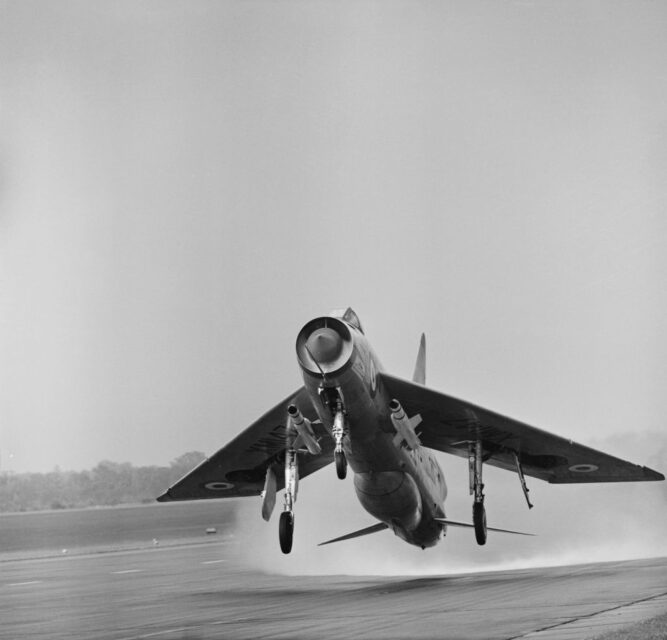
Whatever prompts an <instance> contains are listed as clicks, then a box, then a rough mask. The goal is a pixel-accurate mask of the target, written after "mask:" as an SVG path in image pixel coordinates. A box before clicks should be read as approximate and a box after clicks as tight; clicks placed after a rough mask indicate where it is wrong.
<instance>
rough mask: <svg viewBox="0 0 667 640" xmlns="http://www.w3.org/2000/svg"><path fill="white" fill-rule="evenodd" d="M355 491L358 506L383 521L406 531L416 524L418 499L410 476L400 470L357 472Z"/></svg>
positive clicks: (418, 517)
mask: <svg viewBox="0 0 667 640" xmlns="http://www.w3.org/2000/svg"><path fill="white" fill-rule="evenodd" d="M354 488H355V490H356V492H357V497H358V498H359V502H361V505H362V506H363V507H364V509H366V511H368V513H370V514H371V515H372V516H374V517H375V518H377V519H378V520H382V521H383V522H387V521H391V522H393V523H394V524H396V525H399V526H400V527H401V528H403V529H405V530H406V531H410V530H413V529H415V528H416V527H417V525H418V524H419V521H420V520H421V515H422V503H421V496H420V494H419V489H418V488H417V484H416V483H415V481H414V480H413V479H412V476H410V475H408V474H407V473H404V472H403V471H379V472H374V473H357V474H355V476H354Z"/></svg>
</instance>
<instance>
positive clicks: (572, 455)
mask: <svg viewBox="0 0 667 640" xmlns="http://www.w3.org/2000/svg"><path fill="white" fill-rule="evenodd" d="M378 377H379V378H380V380H381V383H382V384H384V386H385V388H386V389H387V391H388V392H389V394H390V395H391V397H392V398H396V399H397V400H398V401H399V402H400V403H401V405H402V406H403V409H404V410H405V412H406V413H407V414H408V415H409V416H414V415H416V414H419V415H420V416H421V419H422V421H421V423H420V424H419V426H418V427H417V429H416V431H417V435H418V436H419V439H420V440H421V443H422V444H423V445H424V446H426V447H429V448H431V449H436V450H438V451H444V452H446V453H451V454H454V455H457V456H461V457H468V443H469V442H471V441H475V440H481V441H482V445H483V450H484V462H485V464H490V465H493V466H495V467H500V468H501V469H506V470H509V471H515V470H516V459H515V454H516V456H517V457H518V459H519V461H520V463H521V466H522V468H523V472H524V474H525V475H528V476H532V477H534V478H539V479H541V480H545V481H546V482H550V483H556V484H560V483H579V482H629V481H638V480H664V479H665V477H664V476H663V475H662V474H661V473H658V472H657V471H653V470H652V469H648V468H647V467H642V466H639V465H636V464H632V463H631V462H627V461H626V460H621V459H620V458H616V457H614V456H610V455H608V454H606V453H603V452H602V451H598V450H596V449H591V448H590V447H586V446H584V445H581V444H577V443H576V442H573V441H572V440H568V439H567V438H562V437H560V436H557V435H554V434H552V433H549V432H547V431H543V430H541V429H537V428H536V427H531V426H530V425H527V424H524V423H523V422H519V421H518V420H513V419H511V418H506V417H505V416H502V415H500V414H498V413H495V412H493V411H489V410H488V409H483V408H482V407H478V406H476V405H474V404H471V403H470V402H465V401H464V400H458V399H456V398H452V397H451V396H447V395H445V394H444V393H440V392H438V391H434V390H433V389H429V388H428V387H424V386H422V385H419V384H414V383H412V382H408V381H407V380H401V379H400V378H395V377H393V376H390V375H388V374H385V373H382V374H380V375H379V376H378Z"/></svg>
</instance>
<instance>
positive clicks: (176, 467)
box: [0, 451, 205, 512]
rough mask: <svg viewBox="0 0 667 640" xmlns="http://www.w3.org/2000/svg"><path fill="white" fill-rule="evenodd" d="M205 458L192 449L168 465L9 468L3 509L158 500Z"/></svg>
mask: <svg viewBox="0 0 667 640" xmlns="http://www.w3.org/2000/svg"><path fill="white" fill-rule="evenodd" d="M204 458H205V456H204V454H203V453H201V452H200V451H191V452H189V453H185V454H183V455H182V456H179V457H178V458H176V459H175V460H173V461H172V462H171V464H170V465H169V466H168V467H135V466H133V465H131V464H130V463H129V462H122V463H118V462H109V461H108V460H105V461H103V462H100V463H99V464H98V465H97V466H96V467H95V468H94V469H91V470H89V471H61V470H60V469H57V468H56V469H55V470H54V471H50V472H48V473H16V474H7V473H5V474H2V475H0V512H10V511H36V510H42V509H72V508H75V507H95V506H104V505H116V504H137V503H142V502H143V503H148V502H153V501H154V500H155V498H156V497H157V496H159V495H160V494H162V493H164V491H165V490H166V489H167V488H168V487H169V486H171V485H172V484H174V483H175V482H176V481H177V480H178V479H179V478H181V477H182V476H184V475H185V474H186V473H187V472H188V471H190V470H191V469H192V468H193V467H195V466H196V465H197V464H199V463H200V462H201V461H202V460H203V459H204Z"/></svg>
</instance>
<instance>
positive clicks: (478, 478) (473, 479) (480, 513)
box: [468, 440, 486, 545]
mask: <svg viewBox="0 0 667 640" xmlns="http://www.w3.org/2000/svg"><path fill="white" fill-rule="evenodd" d="M483 462H484V458H483V450H482V441H481V440H476V441H475V442H470V443H468V474H469V480H470V493H471V495H472V494H474V495H475V501H474V502H473V505H472V523H473V525H474V527H475V539H476V540H477V544H479V545H483V544H486V509H485V508H484V483H483V482H482V463H483Z"/></svg>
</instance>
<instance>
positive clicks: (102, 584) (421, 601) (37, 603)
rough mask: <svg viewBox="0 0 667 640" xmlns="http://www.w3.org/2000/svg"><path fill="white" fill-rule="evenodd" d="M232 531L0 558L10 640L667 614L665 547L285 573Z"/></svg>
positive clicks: (597, 625)
mask: <svg viewBox="0 0 667 640" xmlns="http://www.w3.org/2000/svg"><path fill="white" fill-rule="evenodd" d="M237 544H238V543H234V542H232V541H231V540H229V539H226V540H223V541H214V542H208V543H203V544H196V545H183V546H171V547H168V548H162V547H156V548H150V549H141V550H134V551H120V552H112V553H96V554H89V555H80V556H63V557H51V558H36V559H27V560H15V559H11V560H7V561H4V562H0V572H1V574H0V611H2V625H1V626H0V637H2V638H8V639H9V638H11V639H18V638H31V639H38V638H50V639H54V638H68V639H84V638H85V639H86V640H92V639H102V638H104V639H110V640H140V639H148V638H156V639H162V638H164V639H166V640H172V639H179V638H180V639H188V640H199V639H203V638H225V639H242V638H248V639H250V638H303V639H306V638H308V639H310V638H313V639H317V640H326V639H328V638H368V639H380V638H382V639H387V638H414V639H419V638H452V639H453V638H467V639H473V638H480V639H482V638H483V639H487V640H490V639H496V638H497V639H510V638H539V639H540V640H545V639H547V638H550V639H551V638H558V639H568V638H588V637H594V636H596V635H600V634H603V633H605V632H607V631H609V630H613V629H616V628H618V627H619V626H621V625H626V624H630V623H634V622H637V621H641V620H645V619H649V618H652V617H654V616H656V615H659V614H661V613H664V612H666V611H667V558H660V559H653V560H640V561H632V562H616V563H604V564H593V565H580V566H574V567H558V568H548V569H526V570H519V571H503V572H493V573H474V574H463V575H452V576H436V577H434V576H429V577H423V578H415V577H409V578H408V577H400V576H394V577H349V576H308V577H298V576H289V577H285V576H278V575H266V574H262V573H259V572H254V571H249V570H248V569H247V568H245V567H244V566H242V565H241V564H240V563H239V561H238V560H237V547H236V545H237Z"/></svg>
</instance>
